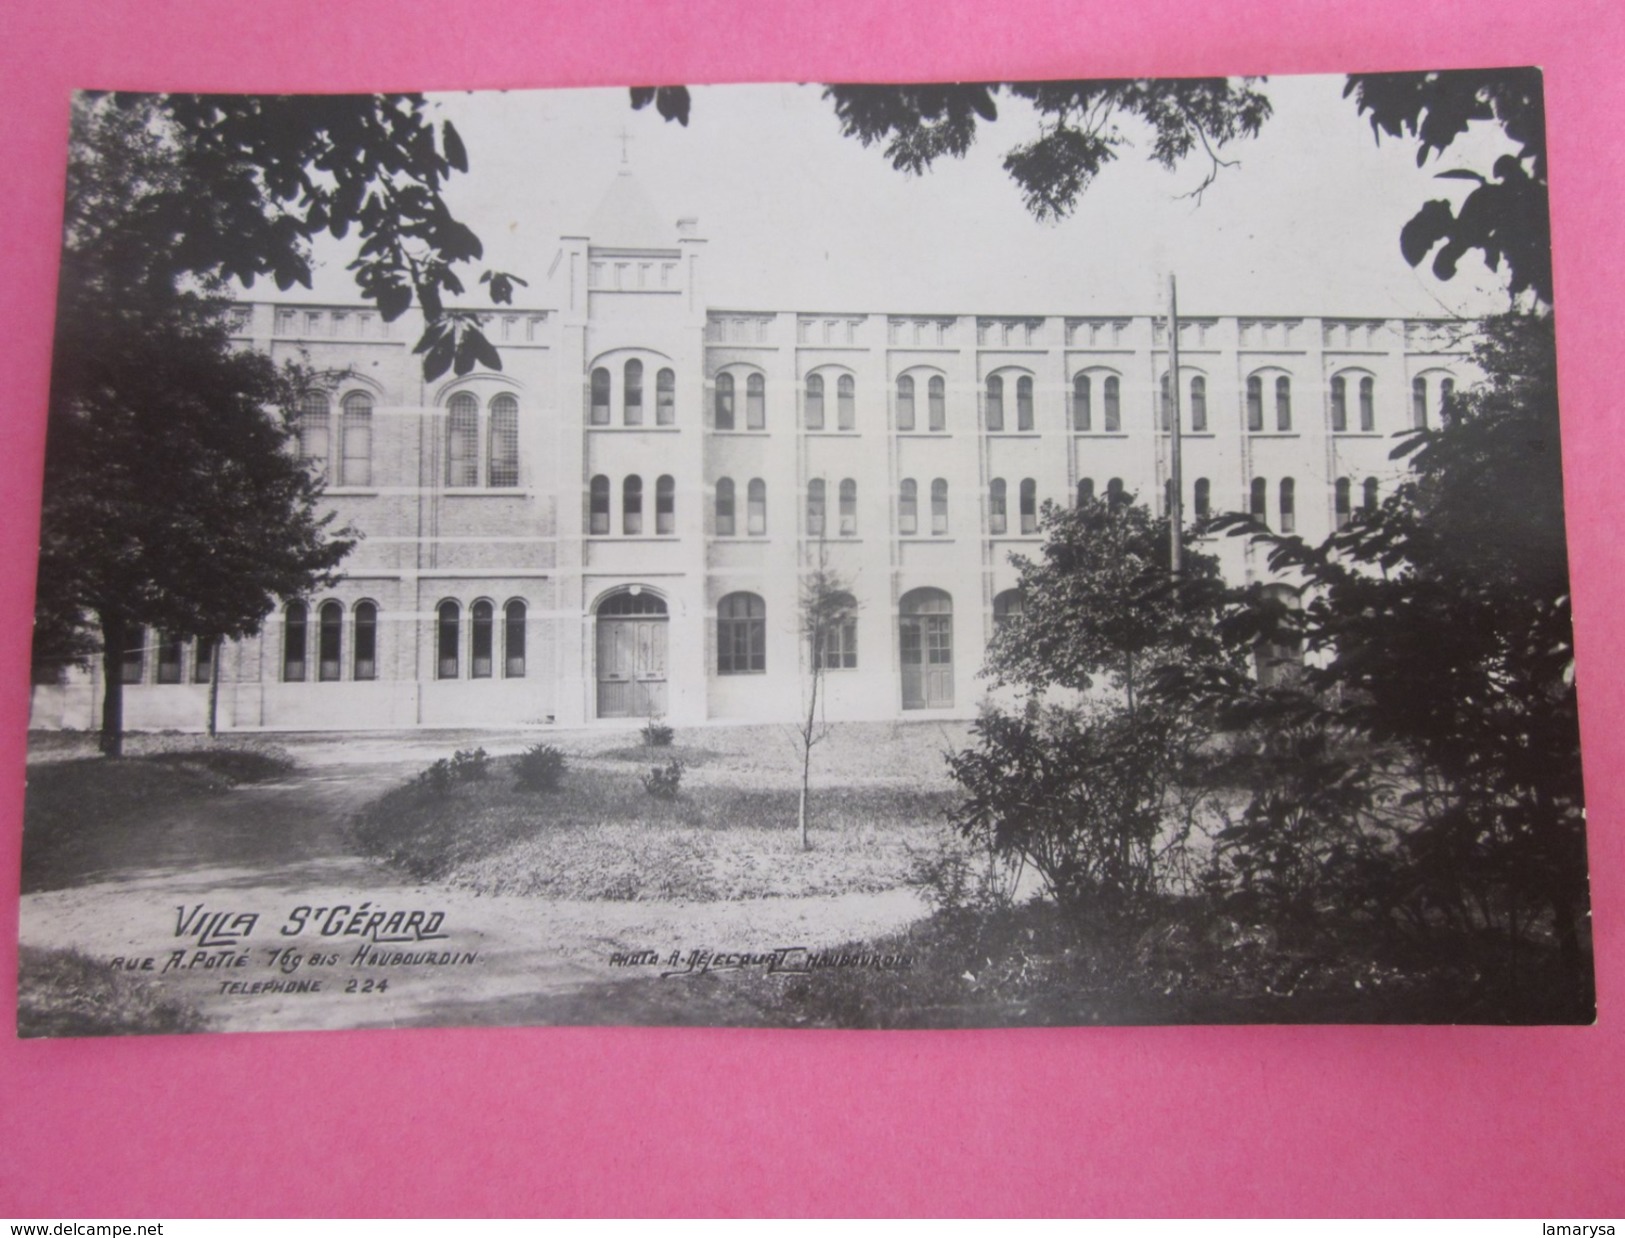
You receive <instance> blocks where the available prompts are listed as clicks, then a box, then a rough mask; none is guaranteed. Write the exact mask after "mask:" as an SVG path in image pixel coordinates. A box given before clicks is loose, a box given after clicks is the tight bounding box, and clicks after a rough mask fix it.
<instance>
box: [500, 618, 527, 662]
mask: <svg viewBox="0 0 1625 1238" xmlns="http://www.w3.org/2000/svg"><path fill="white" fill-rule="evenodd" d="M502 622H503V631H502V651H503V655H504V657H505V659H506V661H505V662H504V663H503V671H502V673H503V674H504V675H506V676H507V677H508V678H509V679H523V678H524V677H525V604H524V603H523V602H509V603H508V604H507V606H505V607H503V611H502Z"/></svg>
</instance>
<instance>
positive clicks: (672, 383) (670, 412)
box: [655, 370, 677, 426]
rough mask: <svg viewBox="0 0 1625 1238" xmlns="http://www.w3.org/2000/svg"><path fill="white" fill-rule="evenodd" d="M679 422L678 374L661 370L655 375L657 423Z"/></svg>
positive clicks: (670, 423) (658, 424) (671, 423)
mask: <svg viewBox="0 0 1625 1238" xmlns="http://www.w3.org/2000/svg"><path fill="white" fill-rule="evenodd" d="M676 424H677V375H676V374H674V373H672V372H671V371H670V370H661V371H660V373H658V374H656V375H655V425H657V426H670V425H676Z"/></svg>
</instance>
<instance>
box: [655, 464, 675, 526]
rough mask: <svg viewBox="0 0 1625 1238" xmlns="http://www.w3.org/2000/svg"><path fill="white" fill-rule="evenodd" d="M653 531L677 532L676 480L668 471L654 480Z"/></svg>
mask: <svg viewBox="0 0 1625 1238" xmlns="http://www.w3.org/2000/svg"><path fill="white" fill-rule="evenodd" d="M655 532H656V533H659V534H662V535H664V534H667V533H675V532H677V481H676V479H675V478H673V477H672V475H671V474H670V473H662V474H661V475H660V476H659V477H658V478H657V479H656V480H655Z"/></svg>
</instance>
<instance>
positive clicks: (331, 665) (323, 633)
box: [316, 602, 344, 683]
mask: <svg viewBox="0 0 1625 1238" xmlns="http://www.w3.org/2000/svg"><path fill="white" fill-rule="evenodd" d="M317 616H318V619H317V627H316V678H317V679H319V680H321V681H322V682H324V683H332V682H333V681H334V680H337V679H341V678H343V669H342V668H343V666H344V662H343V660H342V657H343V655H342V653H341V652H340V646H341V645H342V643H343V634H344V607H342V606H340V605H339V604H338V603H337V602H323V603H322V608H321V610H320V611H318V612H317Z"/></svg>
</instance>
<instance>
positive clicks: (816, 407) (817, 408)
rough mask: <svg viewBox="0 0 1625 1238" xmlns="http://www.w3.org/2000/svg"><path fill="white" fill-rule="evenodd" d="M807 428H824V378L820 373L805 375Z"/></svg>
mask: <svg viewBox="0 0 1625 1238" xmlns="http://www.w3.org/2000/svg"><path fill="white" fill-rule="evenodd" d="M804 412H805V415H806V423H807V429H809V430H822V429H823V428H824V378H823V375H821V374H809V375H807V394H806V398H805V401H804Z"/></svg>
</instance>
